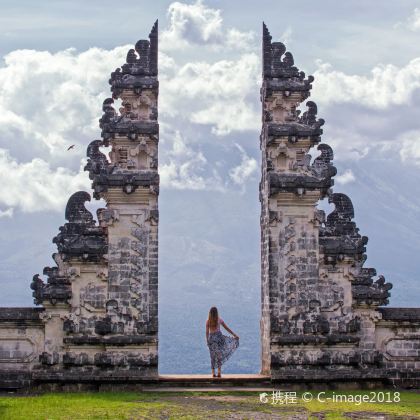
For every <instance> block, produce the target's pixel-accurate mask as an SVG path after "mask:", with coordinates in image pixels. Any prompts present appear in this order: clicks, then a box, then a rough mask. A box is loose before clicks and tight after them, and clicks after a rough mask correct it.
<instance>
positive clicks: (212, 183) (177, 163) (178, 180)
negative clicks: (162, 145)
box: [159, 131, 224, 191]
mask: <svg viewBox="0 0 420 420" xmlns="http://www.w3.org/2000/svg"><path fill="white" fill-rule="evenodd" d="M167 137H169V136H167ZM171 139H172V148H171V149H170V150H169V151H168V153H167V159H166V162H165V163H163V164H162V165H160V167H159V174H160V182H161V186H162V187H163V188H173V189H178V190H180V189H182V190H203V189H207V190H213V191H214V190H216V191H223V190H224V187H223V185H222V184H223V182H222V179H221V177H220V176H219V174H218V173H217V171H216V170H213V174H212V175H210V176H209V175H207V174H206V169H207V159H206V158H205V157H204V155H203V153H202V152H201V151H196V150H194V149H193V148H192V147H191V146H189V145H188V144H187V141H186V140H185V139H184V138H183V137H182V136H181V134H180V132H179V131H176V132H175V133H174V134H173V135H172V136H171ZM165 142H168V141H167V140H165Z"/></svg>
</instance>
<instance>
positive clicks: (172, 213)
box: [0, 0, 420, 369]
mask: <svg viewBox="0 0 420 420" xmlns="http://www.w3.org/2000/svg"><path fill="white" fill-rule="evenodd" d="M0 5H1V17H0V23H1V25H0V32H1V36H0V54H1V56H2V57H3V59H2V62H1V64H0V177H1V181H2V182H1V184H0V282H1V286H2V294H1V295H0V304H1V305H2V306H18V305H31V304H32V298H31V291H30V289H29V284H30V281H31V278H32V275H33V274H35V273H40V272H41V271H42V268H43V267H44V266H46V265H51V264H52V263H53V261H52V259H51V254H52V252H54V251H55V249H54V247H53V245H52V243H51V239H52V238H53V237H54V236H55V235H56V234H57V232H58V227H59V226H60V225H61V224H63V223H64V208H65V204H66V202H67V199H68V197H69V196H70V195H71V194H72V193H73V192H75V191H77V190H78V189H85V190H87V191H90V183H89V179H88V176H87V173H85V172H83V170H82V168H83V166H84V163H85V158H86V146H87V145H88V144H89V143H90V142H91V141H92V140H93V139H95V138H98V136H99V133H100V131H99V127H98V118H99V117H100V114H101V104H102V101H103V99H104V98H106V97H107V96H109V86H108V78H109V75H110V73H111V71H113V70H114V69H115V68H116V67H118V66H120V65H121V64H122V63H123V62H124V59H125V55H126V52H127V49H128V48H131V46H132V45H133V44H134V43H135V42H136V41H137V40H138V39H139V38H145V37H146V36H147V35H148V33H149V30H150V28H151V26H152V24H153V22H154V20H155V19H156V18H159V25H160V28H159V29H160V44H159V45H160V57H159V67H160V68H159V71H160V75H159V77H160V97H159V107H160V108H159V110H160V113H159V122H160V128H161V142H160V146H159V153H160V162H159V164H160V174H161V183H162V185H161V195H160V198H159V200H160V210H161V224H160V266H159V268H160V280H159V281H160V285H159V299H160V320H161V322H162V329H161V331H164V332H165V331H166V332H165V333H164V335H163V341H164V343H165V340H167V341H166V343H167V345H168V346H170V345H171V343H172V342H176V343H178V344H177V345H178V348H179V346H180V345H181V344H179V343H181V341H176V340H175V341H171V340H174V337H175V336H174V334H175V335H176V333H175V332H174V331H175V330H176V328H177V327H176V324H171V322H175V323H178V322H180V320H182V319H185V315H186V314H187V313H188V323H187V326H188V328H190V329H192V331H193V335H194V334H196V335H194V337H195V336H196V337H201V335H200V334H201V329H200V328H201V325H202V324H203V323H204V320H205V318H206V316H207V312H208V307H209V306H211V305H212V304H216V305H219V307H220V310H221V314H222V316H223V315H225V316H224V319H226V321H227V320H228V319H230V320H231V322H230V324H231V327H232V329H233V330H234V331H235V328H236V329H237V330H238V334H239V335H241V331H247V332H248V333H249V334H248V335H249V336H250V337H251V336H252V337H253V338H252V340H254V341H252V340H251V339H250V341H249V343H248V346H247V342H246V341H245V342H244V346H243V348H242V349H241V351H243V353H242V356H241V357H240V358H239V359H238V360H240V361H241V363H245V362H244V360H250V359H252V360H253V362H252V363H254V364H253V365H252V366H255V365H256V364H257V363H258V354H256V353H255V351H254V350H253V347H252V343H255V340H258V322H259V309H260V308H259V304H260V296H259V293H260V284H259V257H260V256H259V202H258V182H259V177H260V168H259V163H260V151H259V129H260V121H261V117H260V102H259V87H260V84H261V77H260V73H261V70H260V68H261V67H260V66H261V61H260V44H261V23H262V21H263V20H264V21H265V22H266V23H267V25H268V27H269V29H270V31H271V33H272V35H273V38H274V39H275V40H281V41H283V42H285V43H286V46H287V47H288V49H289V50H290V51H291V52H292V53H293V55H294V58H295V64H296V65H297V66H298V67H299V68H300V69H301V70H304V71H305V72H306V73H307V74H313V75H314V76H315V82H314V84H313V86H314V89H313V91H312V96H311V99H312V100H314V101H315V102H316V103H317V104H318V114H319V116H320V117H321V118H324V119H325V120H326V124H325V126H324V127H323V128H324V135H323V142H325V143H328V144H330V145H331V146H332V147H333V149H334V151H335V160H334V163H335V166H336V167H337V168H338V175H337V176H336V185H335V187H334V191H335V192H344V193H348V194H349V195H350V197H351V198H352V201H353V204H354V207H355V213H356V218H355V220H356V222H357V224H358V226H359V228H360V232H361V234H363V235H367V236H368V237H369V243H368V246H367V250H368V251H367V254H368V260H367V262H366V266H372V267H375V268H376V269H377V271H378V274H383V275H384V276H385V277H386V279H387V281H390V282H392V283H393V284H394V288H393V289H392V290H391V293H392V297H391V305H392V306H415V305H418V296H419V289H420V287H419V271H420V262H419V258H418V250H419V249H420V222H419V214H420V198H419V194H418V185H419V181H420V176H419V165H420V143H419V138H420V118H419V114H420V92H419V88H420V42H419V38H420V5H419V4H418V2H415V1H399V2H393V1H370V2H366V1H356V0H353V1H350V2H336V1H322V2H316V3H314V2H313V1H311V2H310V1H300V2H299V3H296V2H294V3H293V2H285V1H268V0H262V1H258V2H256V1H232V0H230V1H226V0H225V1H222V0H215V1H201V2H192V1H191V2H170V1H160V2H146V1H124V2H120V3H118V2H115V1H113V2H111V1H107V0H106V1H101V2H99V1H90V2H86V1H83V2H82V1H72V2H69V1H54V2H49V1H48V2H47V1H38V2H36V3H34V2H32V1H18V2H16V1H13V2H12V1H3V0H1V1H0ZM416 7H417V8H416ZM70 144H76V147H75V148H74V149H73V150H72V151H71V152H67V150H66V149H67V146H68V145H70ZM315 154H316V153H314V155H315ZM101 205H103V203H92V205H91V209H92V210H94V209H95V208H97V207H99V206H101ZM191 302H193V304H191ZM244 311H246V313H247V315H246V316H244ZM173 314H176V316H175V317H174V316H173ZM228 325H229V324H228ZM182 328H184V327H182ZM182 328H181V329H180V330H179V331H180V332H179V335H178V339H179V340H181V339H182V335H183V334H188V331H187V330H182ZM185 328H186V327H185ZM171 334H172V335H171ZM247 349H248V350H247ZM197 351H201V350H199V349H197ZM189 360H190V359H189ZM191 360H193V359H191ZM191 360H190V362H191ZM186 363H187V362H186ZM188 363H189V362H188ZM232 363H234V362H232ZM238 363H239V362H238ZM197 369H199V368H198V367H197Z"/></svg>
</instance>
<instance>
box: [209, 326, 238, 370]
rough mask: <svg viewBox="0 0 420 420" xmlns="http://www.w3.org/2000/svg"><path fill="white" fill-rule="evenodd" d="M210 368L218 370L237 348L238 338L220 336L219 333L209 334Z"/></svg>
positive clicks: (220, 333)
mask: <svg viewBox="0 0 420 420" xmlns="http://www.w3.org/2000/svg"><path fill="white" fill-rule="evenodd" d="M208 346H209V351H210V361H211V368H212V369H215V368H216V367H218V368H220V367H221V366H222V364H223V363H225V362H226V361H227V360H228V359H229V357H230V356H232V354H233V353H234V352H235V350H236V349H237V348H238V347H239V338H235V337H230V336H227V335H224V334H222V332H221V331H216V332H213V333H209V341H208Z"/></svg>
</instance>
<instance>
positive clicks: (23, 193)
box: [0, 149, 90, 212]
mask: <svg viewBox="0 0 420 420" xmlns="http://www.w3.org/2000/svg"><path fill="white" fill-rule="evenodd" d="M83 163H84V162H83ZM82 166H83V165H82ZM0 179H1V180H2V182H1V183H0V205H3V206H6V207H9V211H13V210H12V209H13V208H14V207H19V208H20V209H21V210H23V211H25V212H34V211H42V210H58V211H63V207H64V205H65V204H66V203H67V200H68V198H69V197H70V195H71V194H73V193H74V192H76V191H78V190H87V191H90V181H89V179H88V178H87V177H86V174H85V173H83V172H81V171H80V172H79V173H77V172H76V173H75V172H73V171H71V170H69V169H66V168H62V167H59V168H57V169H56V170H52V169H51V167H50V166H49V164H48V163H47V162H45V161H44V160H42V159H39V158H35V159H33V160H32V161H30V162H26V163H20V164H19V163H18V162H17V161H16V160H15V159H14V158H12V157H11V156H10V155H9V153H8V152H7V151H6V150H4V149H0Z"/></svg>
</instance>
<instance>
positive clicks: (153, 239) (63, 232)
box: [0, 22, 420, 389]
mask: <svg viewBox="0 0 420 420" xmlns="http://www.w3.org/2000/svg"><path fill="white" fill-rule="evenodd" d="M157 53H158V25H157V22H156V24H155V25H154V26H153V29H152V31H151V33H150V35H149V40H140V41H138V42H137V44H136V45H135V48H134V49H131V50H129V51H128V54H127V59H126V63H125V64H124V65H122V66H121V68H118V69H116V70H115V71H114V72H113V73H112V74H111V78H110V80H109V83H110V85H111V92H112V98H109V99H106V100H105V101H104V103H103V116H102V118H101V119H100V128H101V130H102V132H101V139H100V140H94V141H93V142H91V143H90V144H89V146H88V148H87V156H88V163H87V165H86V167H85V170H86V171H87V172H88V173H89V177H90V179H91V180H92V188H93V197H94V198H95V199H100V198H103V199H104V200H105V201H106V208H102V209H99V210H98V212H97V216H98V220H99V223H96V222H95V220H94V218H93V216H92V214H91V213H90V212H89V211H88V210H87V209H86V207H85V203H86V201H90V200H91V196H90V194H88V193H87V192H84V191H79V192H76V193H75V194H73V195H72V196H71V197H70V199H69V201H68V204H67V207H66V212H65V217H66V220H67V222H66V223H65V224H64V225H63V226H61V227H60V229H59V233H58V234H57V236H56V237H55V238H54V239H53V242H54V243H55V244H56V245H57V252H56V253H55V254H53V259H54V261H55V266H54V267H46V268H44V271H43V274H44V275H45V276H46V279H42V278H41V277H40V276H39V275H38V274H37V275H35V276H34V278H33V281H32V284H31V288H32V290H33V296H34V301H35V304H37V305H39V306H40V307H37V308H0V373H1V375H0V388H5V389H28V388H32V389H33V388H35V387H36V388H38V389H57V388H60V387H61V388H63V389H64V387H66V388H65V389H74V387H76V388H77V389H81V388H83V387H84V386H88V387H94V388H95V387H96V388H101V389H104V388H105V389H106V387H114V386H117V385H118V386H120V385H121V384H127V383H133V384H136V383H144V382H154V381H156V380H158V379H159V375H158V222H159V212H158V195H159V175H158V141H159V125H158V122H157V117H158V106H157V103H158V88H159V85H158V56H157ZM312 82H313V77H311V76H309V77H307V78H305V74H304V73H303V72H301V71H299V70H298V69H297V68H296V67H295V66H294V62H293V57H292V55H291V54H290V53H289V52H286V49H285V46H284V45H283V44H282V43H280V42H271V36H270V34H269V32H268V30H267V28H266V26H265V25H264V27H263V86H262V89H261V100H262V103H263V127H262V132H261V138H260V143H261V151H262V179H261V183H260V201H261V307H262V316H261V344H262V346H261V358H262V367H261V372H260V373H261V374H263V375H266V376H267V377H268V378H269V379H271V381H272V382H273V383H274V382H277V381H282V382H285V383H286V382H287V383H290V382H297V383H301V384H303V383H305V384H308V383H315V384H316V383H320V382H322V383H331V382H335V383H342V382H346V383H357V384H360V383H364V384H367V383H368V384H384V383H387V382H388V383H389V382H391V383H393V384H394V385H399V386H415V385H416V384H417V385H418V378H419V371H420V354H419V353H420V309H417V308H412V309H410V308H408V309H407V308H405V309H404V308H384V307H383V306H384V305H386V304H387V303H388V297H389V289H390V288H391V287H392V286H391V284H389V283H386V282H385V280H384V278H383V277H382V276H379V277H377V278H375V276H376V271H375V270H374V269H372V268H365V267H363V264H364V261H365V260H366V254H365V251H366V248H365V245H366V243H367V238H366V237H365V236H361V235H360V234H359V231H358V228H357V227H356V224H355V223H354V221H353V218H354V211H353V206H352V203H351V201H350V199H349V198H348V197H347V196H346V195H344V194H340V193H335V192H334V193H333V192H332V188H331V187H332V186H333V177H334V175H335V174H336V169H335V168H334V166H333V165H332V160H333V151H332V149H331V147H329V146H328V145H326V144H323V143H320V141H321V134H322V129H321V126H322V125H323V124H324V121H323V120H322V119H317V116H316V113H317V108H316V105H315V103H314V102H311V101H308V102H306V106H307V111H306V112H304V113H303V114H302V115H301V114H300V111H299V110H298V109H297V108H298V106H299V105H300V104H301V103H302V102H303V101H305V100H306V99H307V98H308V97H309V95H310V89H311V88H312V85H311V84H312ZM116 100H119V101H120V103H121V107H120V108H119V109H118V110H117V109H115V107H114V106H115V105H116V103H115V101H116ZM102 146H110V147H111V152H110V153H109V159H107V157H106V156H105V155H104V154H103V153H102V152H101V151H100V148H101V147H102ZM315 146H317V149H318V150H319V152H320V154H319V156H318V157H316V158H315V159H314V160H313V161H312V162H311V156H310V155H309V154H308V152H309V150H310V149H312V148H314V147H315ZM322 199H328V201H329V202H330V203H333V204H334V205H335V210H334V211H333V212H332V213H330V214H329V215H328V216H327V217H325V214H324V212H322V211H321V210H319V209H318V208H317V204H318V203H319V201H320V200H322ZM72 387H73V388H72Z"/></svg>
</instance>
